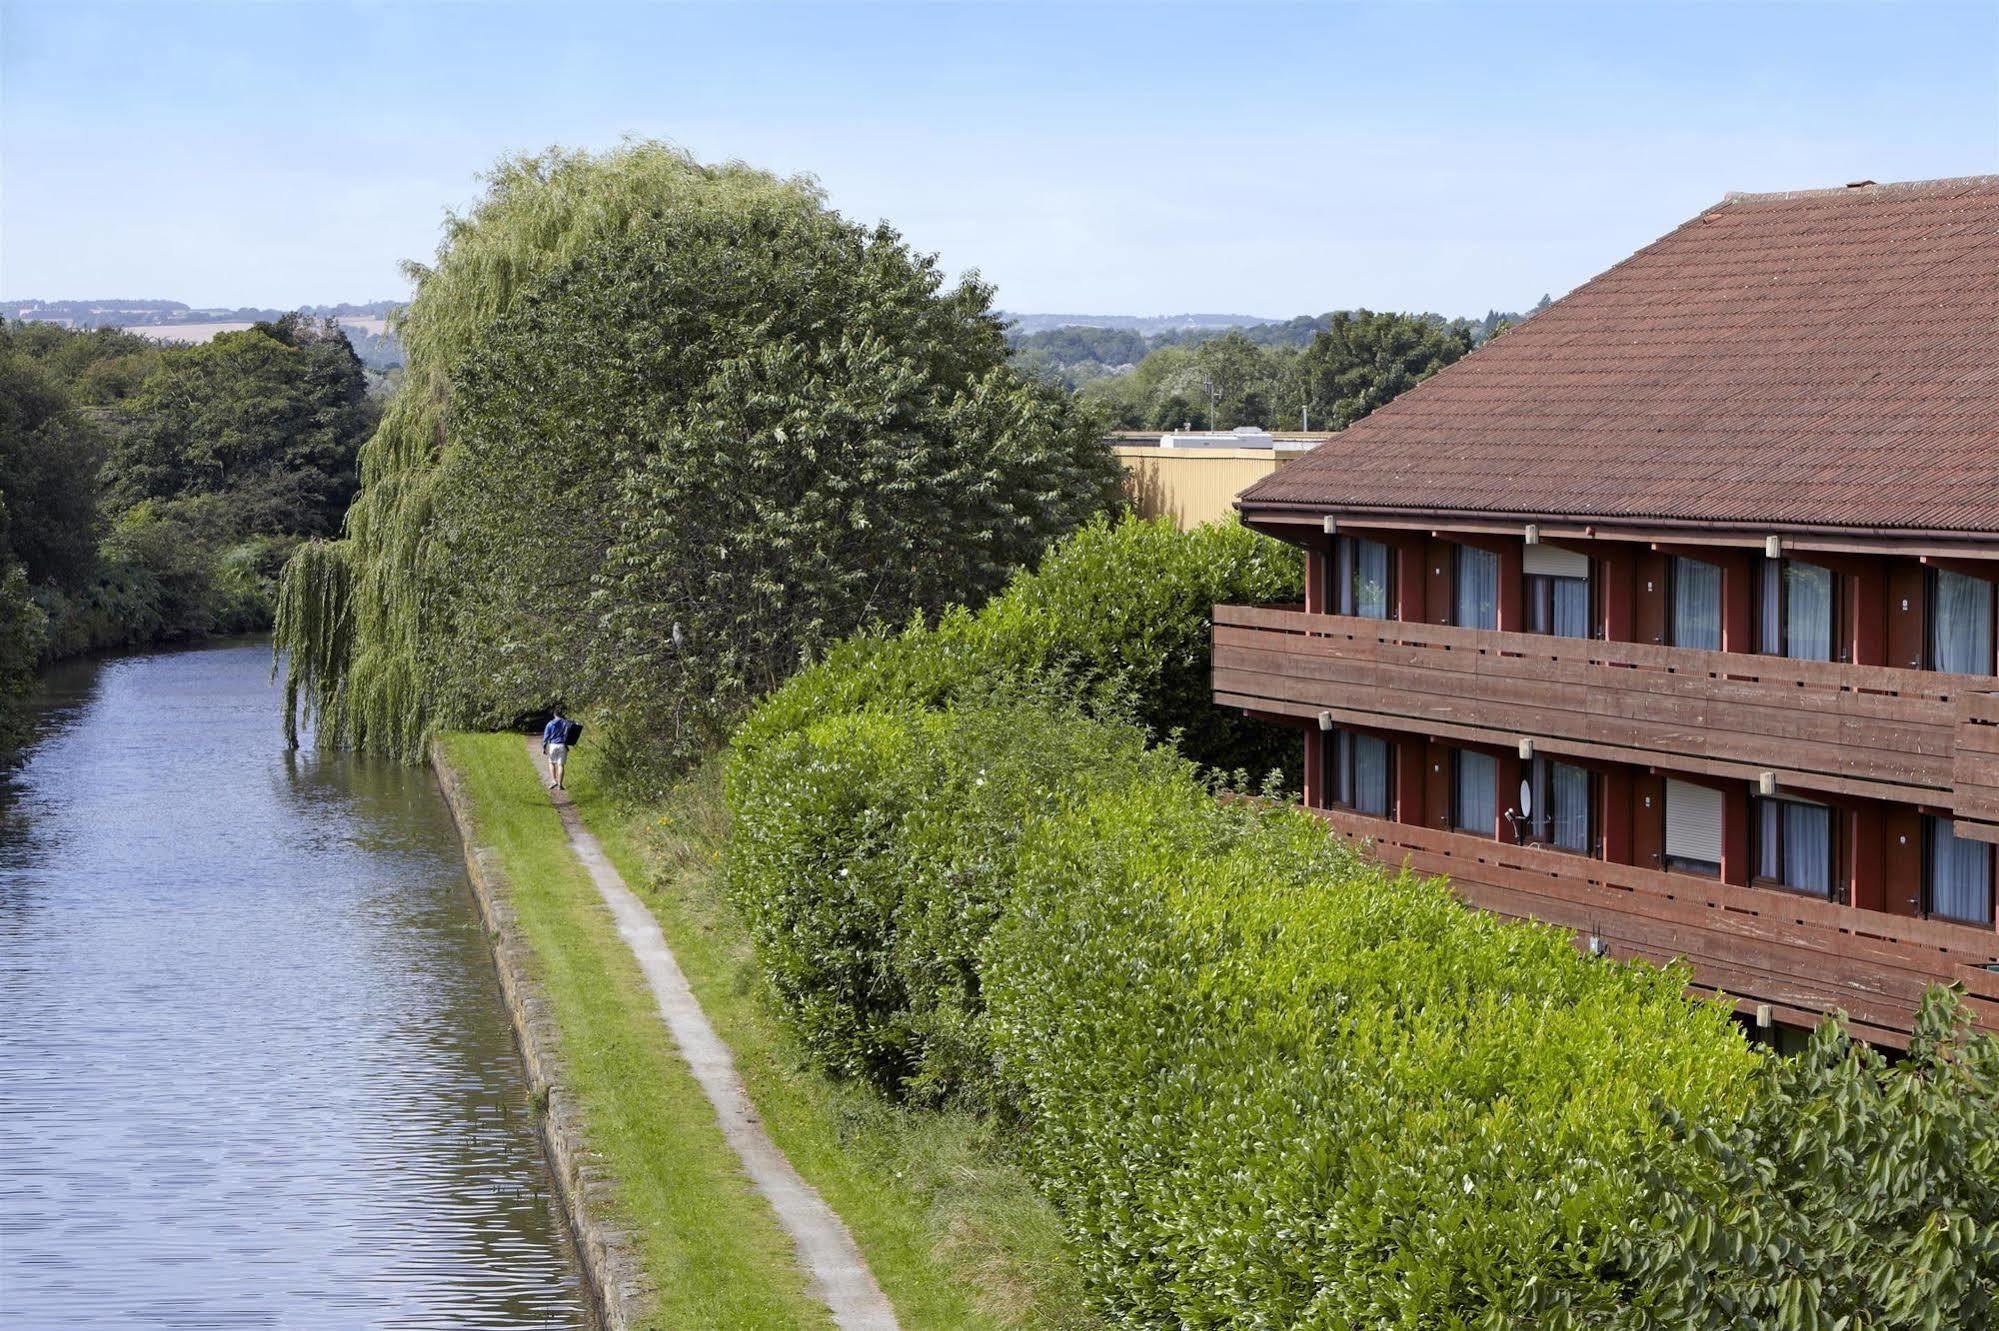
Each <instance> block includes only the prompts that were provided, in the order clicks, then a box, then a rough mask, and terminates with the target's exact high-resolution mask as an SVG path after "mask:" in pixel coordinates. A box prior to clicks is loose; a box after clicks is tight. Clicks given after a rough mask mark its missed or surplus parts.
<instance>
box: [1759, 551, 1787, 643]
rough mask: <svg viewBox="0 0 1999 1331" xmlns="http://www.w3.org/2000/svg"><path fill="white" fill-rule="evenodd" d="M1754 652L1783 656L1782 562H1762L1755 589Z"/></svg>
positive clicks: (1767, 560) (1768, 560)
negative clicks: (1759, 578) (1760, 578)
mask: <svg viewBox="0 0 1999 1331" xmlns="http://www.w3.org/2000/svg"><path fill="white" fill-rule="evenodd" d="M1756 591H1757V597H1756V650H1757V651H1759V652H1764V653H1767V654H1769V655H1771V656H1782V655H1783V654H1784V561H1783V560H1781V559H1766V560H1764V561H1763V576H1762V580H1761V582H1760V583H1759V584H1758V585H1757V588H1756Z"/></svg>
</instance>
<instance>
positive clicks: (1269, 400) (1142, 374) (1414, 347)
mask: <svg viewBox="0 0 1999 1331" xmlns="http://www.w3.org/2000/svg"><path fill="white" fill-rule="evenodd" d="M1473 345H1474V343H1473V338H1472V333H1471V330H1470V329H1469V328H1468V327H1466V326H1462V325H1452V324H1446V323H1444V322H1442V321H1441V320H1437V319H1434V318H1431V317H1429V316H1424V315H1408V314H1375V313H1371V312H1369V311H1366V310H1360V311H1355V312H1351V313H1349V312H1345V311H1342V312H1340V313H1338V314H1335V315H1332V316H1331V317H1330V318H1329V319H1328V321H1327V324H1326V326H1325V327H1324V328H1321V329H1319V330H1318V331H1317V332H1316V333H1314V334H1313V336H1312V339H1311V341H1310V342H1309V343H1307V344H1306V345H1304V346H1302V347H1293V346H1284V345H1259V344H1258V343H1257V342H1255V341H1254V340H1252V339H1251V337H1250V336H1249V335H1248V333H1246V332H1244V331H1242V330H1234V329H1232V330H1230V331H1229V332H1227V333H1224V334H1223V335H1222V336H1220V337H1211V338H1207V339H1205V340H1202V341H1199V342H1196V343H1193V344H1191V345H1184V346H1166V347H1161V348H1160V349H1159V350H1156V351H1153V352H1151V353H1150V354H1148V355H1147V356H1146V357H1145V358H1144V359H1143V360H1141V361H1139V362H1138V364H1137V365H1136V366H1134V367H1133V368H1132V369H1130V370H1129V371H1127V372H1125V373H1122V374H1117V375H1111V376H1106V377H1103V378H1097V379H1091V380H1089V381H1088V382H1086V383H1085V384H1084V385H1083V386H1082V389H1081V393H1080V395H1081V397H1082V399H1083V400H1084V401H1086V402H1089V403H1091V404H1094V405H1096V406H1097V407H1099V408H1100V410H1101V412H1102V414H1103V415H1104V416H1105V417H1106V418H1107V419H1108V420H1109V421H1110V422H1111V423H1112V424H1113V425H1114V426H1116V427H1118V428H1121V429H1128V430H1174V429H1180V428H1182V427H1191V428H1193V429H1197V430H1229V429H1233V428H1235V427H1236V426H1238V425H1260V426H1263V427H1264V428H1266V429H1276V430H1297V429H1314V430H1343V429H1345V428H1346V427H1347V426H1349V425H1351V424H1353V423H1354V422H1355V421H1357V420H1359V419H1360V418H1361V417H1363V416H1365V415H1367V414H1368V413H1369V412H1371V411H1373V410H1374V409H1375V408H1376V407H1378V406H1380V405H1382V404H1383V403H1384V402H1387V401H1389V400H1390V399H1392V398H1394V397H1395V396H1396V395H1397V394H1399V393H1401V392H1403V391H1404V390H1406V389H1408V388H1410V387H1411V386H1413V385H1415V384H1417V383H1420V382H1421V381H1422V380H1424V379H1427V378H1428V377H1429V376H1431V375H1432V374H1435V373H1436V372H1437V371H1438V370H1441V369H1442V368H1443V367H1444V366H1446V365H1449V364H1450V363H1451V362H1452V361H1455V360H1457V359H1458V358H1459V357H1461V356H1463V355H1465V354H1466V353H1467V352H1469V351H1470V350H1471V349H1472V346H1473Z"/></svg>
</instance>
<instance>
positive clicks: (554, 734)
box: [541, 716, 564, 744]
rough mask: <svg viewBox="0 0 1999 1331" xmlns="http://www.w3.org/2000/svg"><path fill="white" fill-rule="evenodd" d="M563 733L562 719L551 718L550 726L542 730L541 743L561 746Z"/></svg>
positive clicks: (557, 717) (549, 720)
mask: <svg viewBox="0 0 1999 1331" xmlns="http://www.w3.org/2000/svg"><path fill="white" fill-rule="evenodd" d="M563 733H564V732H563V729H562V718H561V717H559V716H551V717H550V718H548V724H547V725H545V726H543V727H542V728H541V742H542V743H543V744H560V743H562V736H563Z"/></svg>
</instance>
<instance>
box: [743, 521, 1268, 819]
mask: <svg viewBox="0 0 1999 1331" xmlns="http://www.w3.org/2000/svg"><path fill="white" fill-rule="evenodd" d="M1303 578H1304V566H1303V561H1302V558H1301V556H1300V555H1299V552H1298V551H1297V550H1295V549H1293V548H1292V547H1290V546H1287V545H1284V544H1282V543H1281V542H1278V541H1274V540H1271V539H1270V538H1269V537H1267V536H1263V535H1260V534H1258V533H1256V532H1253V531H1250V530H1248V529H1247V528H1245V527H1243V526H1241V525H1239V524H1237V523H1236V522H1234V521H1232V520H1231V521H1228V522H1222V523H1212V524H1209V525H1207V526H1203V527H1198V528H1196V529H1195V530H1193V531H1191V532H1182V531H1179V530H1178V529H1176V528H1175V527H1174V525H1173V524H1172V522H1171V521H1170V520H1167V519H1158V520H1155V521H1150V522H1148V521H1143V520H1140V519H1137V518H1128V519H1125V520H1124V521H1122V522H1117V523H1112V522H1108V521H1099V522H1096V523H1093V524H1092V525H1090V526H1088V527H1086V528H1084V529H1083V530H1081V531H1079V532H1077V533H1076V534H1075V535H1074V536H1071V537H1070V538H1069V539H1068V540H1066V541H1064V542H1063V543H1062V544H1061V545H1059V546H1057V547H1056V548H1055V549H1054V550H1052V551H1051V552H1050V553H1049V555H1048V557H1047V558H1046V559H1045V560H1043V561H1042V564H1041V566H1040V567H1039V568H1038V569H1037V570H1036V571H1034V572H1033V573H1027V574H1021V575H1018V576H1016V577H1015V578H1014V579H1013V581H1012V582H1010V583H1009V584H1008V585H1007V589H1006V591H1005V592H1003V593H1001V594H1000V595H999V596H997V597H995V598H994V599H993V600H991V601H989V602H987V604H986V605H985V607H984V608H983V609H981V610H980V611H979V612H978V613H976V614H973V613H970V612H967V611H965V610H963V609H959V610H954V611H952V612H950V613H948V614H946V615H945V616H944V617H943V619H942V621H941V622H940V623H938V624H937V625H936V627H934V628H926V627H924V626H922V625H920V624H917V625H912V626H910V627H909V628H908V629H906V630H904V631H903V632H901V633H900V634H898V635H895V636H892V637H889V636H881V635H874V636H864V637H860V638H854V639H850V640H849V641H847V642H846V643H843V644H842V645H841V646H839V647H837V648H835V649H834V650H833V651H832V653H830V654H829V656H828V657H827V659H826V660H824V661H822V662H821V663H820V664H818V665H817V666H815V667H813V668H812V669H810V670H807V671H804V672H803V673H801V674H799V675H796V676H794V677H793V678H792V679H791V681H790V682H789V683H787V684H786V685H785V686H784V687H782V688H781V689H779V690H778V691H777V692H776V693H774V694H773V695H771V697H770V698H769V699H767V700H766V701H765V702H764V703H763V704H762V705H760V706H759V707H758V708H757V709H756V711H755V712H753V713H752V714H751V715H750V716H749V718H748V719H747V720H746V721H745V722H744V723H743V725H742V726H741V727H740V728H739V729H738V731H737V732H736V735H735V737H734V739H733V740H732V746H733V747H734V748H735V749H736V750H737V751H738V752H742V751H747V750H751V749H754V748H756V747H758V746H760V745H762V744H765V743H768V742H770V741H772V740H774V739H778V738H782V737H784V736H787V735H791V734H795V733H797V732H798V731H799V730H801V729H802V728H804V727H805V726H807V725H809V724H811V723H812V722H813V721H814V720H816V719H819V718H823V717H828V716H835V715H838V714H840V713H843V712H847V711H851V710H852V709H854V708H857V707H861V706H868V705H881V704H883V703H887V702H901V703H908V704H913V705H918V706H935V705H939V704H942V703H945V702H948V701H949V700H950V699H951V698H953V697H956V696H958V695H959V694H960V693H961V692H963V691H965V690H966V689H968V688H978V687H983V686H985V685H987V684H990V683H992V682H993V681H995V680H999V681H1005V682H1008V683H1011V684H1012V685H1015V686H1023V685H1027V684H1030V683H1033V682H1036V681H1038V682H1039V683H1040V684H1041V685H1042V686H1043V687H1045V688H1046V689H1048V690H1049V691H1051V692H1053V693H1059V694H1060V695H1062V696H1063V697H1065V698H1072V699H1077V700H1080V701H1081V702H1082V703H1083V705H1084V706H1085V707H1086V709H1087V710H1089V711H1091V712H1092V713H1094V714H1096V715H1100V716H1108V717H1112V718H1120V719H1129V720H1132V721H1135V722H1137V723H1138V724H1140V725H1141V726H1143V727H1145V728H1146V729H1147V730H1149V731H1150V732H1151V734H1152V735H1153V736H1154V738H1156V739H1164V738H1166V737H1167V736H1169V735H1175V734H1177V735H1178V739H1179V748H1180V751H1181V752H1182V753H1184V754H1185V755H1186V756H1187V757H1189V758H1192V759H1193V760H1194V761H1196V762H1198V763H1200V764H1202V765H1203V766H1206V767H1211V768H1218V769H1221V770H1223V771H1235V770H1243V771H1246V772H1248V773H1249V774H1250V776H1251V777H1252V779H1255V780H1258V781H1260V780H1261V779H1262V778H1263V777H1264V775H1265V774H1266V773H1268V772H1270V771H1272V770H1278V771H1281V772H1283V773H1285V774H1286V777H1287V778H1288V780H1289V781H1290V782H1292V783H1293V784H1294V785H1295V782H1296V777H1297V772H1298V766H1299V763H1300V749H1301V746H1300V745H1299V743H1298V739H1297V736H1296V735H1294V734H1292V733H1291V732H1289V731H1285V730H1282V729H1279V728H1277V727H1274V726H1270V725H1267V724H1264V723H1261V722H1255V721H1250V720H1248V719H1246V718H1244V717H1242V716H1240V715H1236V714H1233V713H1230V712H1227V711H1225V710H1223V709H1221V708H1218V707H1216V706H1215V705H1214V702H1213V693H1212V691H1211V685H1210V682H1209V674H1208V666H1209V659H1210V656H1211V653H1212V623H1211V619H1210V616H1211V612H1212V609H1213V607H1214V606H1215V605H1216V604H1218V603H1224V602H1243V603H1257V602H1273V601H1293V600H1297V599H1299V598H1301V597H1302V596H1303Z"/></svg>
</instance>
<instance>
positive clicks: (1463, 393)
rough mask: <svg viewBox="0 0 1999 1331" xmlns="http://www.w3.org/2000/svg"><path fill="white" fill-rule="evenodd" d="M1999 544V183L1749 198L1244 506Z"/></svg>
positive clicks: (1346, 438)
mask: <svg viewBox="0 0 1999 1331" xmlns="http://www.w3.org/2000/svg"><path fill="white" fill-rule="evenodd" d="M1294 504H1295V505H1306V506H1311V507H1325V508H1328V509H1340V510H1352V509H1363V510H1365V509H1374V508H1381V509H1395V510H1409V511H1416V512H1423V513H1490V514H1506V515H1509V516H1526V517H1533V516H1548V517H1560V516H1575V517H1594V518H1601V519H1607V520H1618V519H1627V520H1644V519H1670V520H1691V521H1699V522H1712V523H1733V522H1743V523H1768V524H1771V525H1778V526H1782V525H1790V524H1797V525H1802V526H1810V527H1825V526H1830V527H1842V528H1861V529H1864V528H1892V529H1900V530H1937V531H1955V532H1975V533H1999V176H1977V177H1969V178H1965V179H1961V180H1937V181H1924V182H1920V183H1915V184H1906V185H1867V186H1858V187H1850V188H1847V189H1837V190H1813V191H1809V192H1803V193H1796V194H1764V195H1731V196H1729V197H1728V198H1727V199H1725V200H1724V201H1723V202H1722V203H1720V204H1719V205H1717V206H1715V207H1713V208H1710V209H1709V210H1708V211H1706V212H1704V213H1702V214H1701V215H1700V216H1699V217H1696V218H1694V219H1693V220H1692V221H1690V222H1688V223H1687V224H1686V225H1685V226H1682V227H1680V228H1679V229H1678V230H1677V231H1674V232H1672V233H1671V234H1670V235H1668V236H1666V237H1664V238H1663V239H1661V240H1659V241H1657V242H1655V243H1654V244H1652V245H1649V246H1647V247H1646V248H1645V249H1642V250H1640V251H1639V252H1638V253H1636V254H1634V255H1632V256H1631V257H1630V258H1629V259H1626V260H1625V261H1624V262H1623V263H1620V264H1618V265H1617V266H1616V267H1615V268H1612V269H1611V270H1610V271H1608V272H1606V273H1604V274H1603V275H1601V276H1600V277H1597V278H1596V279H1594V280H1593V281H1591V282H1589V283H1587V284H1585V285H1584V286H1582V287H1580V288H1578V289H1577V290H1576V291H1574V292H1573V293H1571V294H1570V295H1569V296H1568V297H1566V298H1565V299H1563V300H1561V301H1560V302H1558V303H1556V304H1555V305H1552V306H1550V307H1549V308H1548V309H1546V310H1544V311H1542V312H1541V313H1539V314H1537V315H1535V316H1534V317H1533V318H1532V319H1529V320H1528V321H1527V322H1526V323H1524V324H1522V325H1520V326H1519V327H1518V328H1515V329H1513V330H1512V331H1511V332H1508V333H1507V334H1506V335H1504V336H1503V337H1500V338H1499V339H1497V340H1496V341H1494V342H1491V343H1489V344H1488V345H1486V346H1485V347H1483V348H1481V349H1480V350H1478V351H1477V352H1475V353H1473V354H1472V355H1470V356H1467V357H1466V358H1465V359H1463V360H1461V361H1459V362H1458V363H1457V364H1455V365H1452V366H1450V367H1448V368H1447V369H1445V370H1443V371H1442V372H1441V373H1439V374H1437V375H1436V376H1435V377H1434V378H1432V379H1430V380H1428V381H1426V382H1425V383H1423V384H1421V385H1419V386H1418V387H1416V388H1415V389H1412V390H1411V391H1409V392H1407V393H1404V394H1403V395H1402V396H1401V397H1399V398H1397V399H1396V400H1395V401H1394V402H1392V403H1390V404H1389V405H1388V406H1386V407H1383V408H1382V409H1381V410H1379V411H1377V412H1375V413H1374V414H1373V415H1371V416H1369V417H1367V418H1366V419H1364V420H1361V421H1359V422H1357V423H1356V424H1355V425H1354V426H1353V427H1352V428H1350V429H1348V430H1346V431H1344V432H1343V433H1341V434H1339V435H1337V436H1335V437H1334V438H1333V439H1332V440H1331V441H1329V442H1328V443H1326V444H1324V445H1323V446H1321V447H1319V448H1317V449H1315V450H1313V451H1312V452H1311V453H1309V454H1307V455H1306V456H1305V457H1303V458H1300V459H1299V460H1298V461H1296V462H1293V463H1291V464H1290V465H1288V466H1285V467H1281V468H1279V469H1278V470H1277V471H1276V472H1274V473H1273V474H1272V475H1270V476H1268V477H1266V478H1265V479H1263V480H1261V481H1259V482H1257V483H1256V484H1255V485H1253V486H1251V487H1250V488H1249V489H1248V490H1247V491H1245V492H1244V494H1243V496H1242V505H1243V507H1244V508H1245V509H1255V508H1257V507H1259V506H1263V505H1294Z"/></svg>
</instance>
